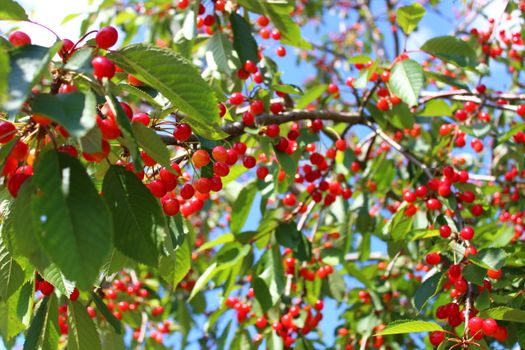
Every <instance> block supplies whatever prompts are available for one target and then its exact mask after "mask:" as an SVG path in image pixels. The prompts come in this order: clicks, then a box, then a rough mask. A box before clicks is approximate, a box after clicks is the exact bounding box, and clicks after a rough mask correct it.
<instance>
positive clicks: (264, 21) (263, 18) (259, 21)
mask: <svg viewBox="0 0 525 350" xmlns="http://www.w3.org/2000/svg"><path fill="white" fill-rule="evenodd" d="M257 24H258V25H260V26H261V27H266V26H267V25H268V24H270V19H269V18H268V17H266V16H264V15H263V16H259V17H258V18H257Z"/></svg>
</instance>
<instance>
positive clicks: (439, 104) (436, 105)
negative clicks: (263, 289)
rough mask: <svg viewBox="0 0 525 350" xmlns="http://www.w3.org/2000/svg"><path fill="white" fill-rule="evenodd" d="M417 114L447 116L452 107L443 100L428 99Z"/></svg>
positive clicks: (421, 115)
mask: <svg viewBox="0 0 525 350" xmlns="http://www.w3.org/2000/svg"><path fill="white" fill-rule="evenodd" d="M417 115H418V116H419V117H449V116H451V115H452V107H451V106H450V105H449V104H448V103H446V102H445V101H443V100H430V101H428V102H427V103H426V104H425V108H424V109H423V110H422V111H421V112H419V113H418V114H417Z"/></svg>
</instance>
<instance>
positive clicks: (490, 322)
mask: <svg viewBox="0 0 525 350" xmlns="http://www.w3.org/2000/svg"><path fill="white" fill-rule="evenodd" d="M497 329H498V324H497V323H496V321H495V320H494V319H492V318H487V319H485V320H483V325H482V326H481V330H482V331H483V334H485V335H488V336H492V335H494V333H496V330H497Z"/></svg>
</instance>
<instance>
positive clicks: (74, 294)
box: [69, 288, 80, 301]
mask: <svg viewBox="0 0 525 350" xmlns="http://www.w3.org/2000/svg"><path fill="white" fill-rule="evenodd" d="M79 295H80V292H79V291H78V289H77V288H75V289H73V292H71V294H70V295H69V300H71V301H75V300H77V299H78V297H79Z"/></svg>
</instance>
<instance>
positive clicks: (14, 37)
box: [9, 30, 31, 46]
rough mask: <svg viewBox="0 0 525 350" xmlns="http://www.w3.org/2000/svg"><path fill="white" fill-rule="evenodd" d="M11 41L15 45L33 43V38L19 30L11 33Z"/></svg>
mask: <svg viewBox="0 0 525 350" xmlns="http://www.w3.org/2000/svg"><path fill="white" fill-rule="evenodd" d="M9 42H10V43H11V44H13V46H24V45H31V38H30V37H29V35H27V34H26V33H24V32H22V31H20V30H17V31H14V32H12V33H11V34H9Z"/></svg>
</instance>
